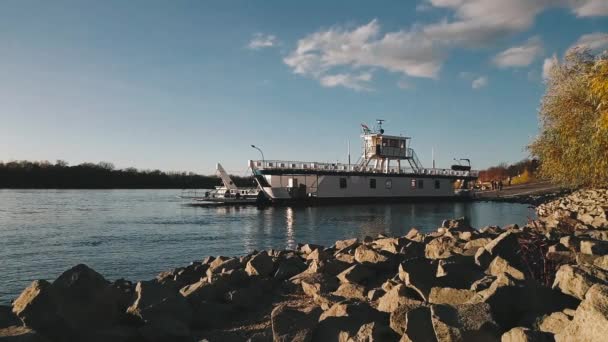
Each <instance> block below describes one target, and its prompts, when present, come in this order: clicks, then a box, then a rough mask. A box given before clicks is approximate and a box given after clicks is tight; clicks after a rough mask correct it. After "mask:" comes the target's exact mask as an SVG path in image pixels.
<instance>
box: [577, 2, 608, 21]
mask: <svg viewBox="0 0 608 342" xmlns="http://www.w3.org/2000/svg"><path fill="white" fill-rule="evenodd" d="M569 3H570V5H571V7H572V9H573V10H574V12H575V13H576V15H578V16H579V17H598V16H603V15H608V1H606V0H582V1H581V0H570V1H569Z"/></svg>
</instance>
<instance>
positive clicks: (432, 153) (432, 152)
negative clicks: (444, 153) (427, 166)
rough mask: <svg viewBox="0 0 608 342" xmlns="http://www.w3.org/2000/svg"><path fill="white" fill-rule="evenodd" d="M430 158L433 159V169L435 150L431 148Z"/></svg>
mask: <svg viewBox="0 0 608 342" xmlns="http://www.w3.org/2000/svg"><path fill="white" fill-rule="evenodd" d="M431 156H432V158H433V169H434V168H435V148H434V147H431Z"/></svg>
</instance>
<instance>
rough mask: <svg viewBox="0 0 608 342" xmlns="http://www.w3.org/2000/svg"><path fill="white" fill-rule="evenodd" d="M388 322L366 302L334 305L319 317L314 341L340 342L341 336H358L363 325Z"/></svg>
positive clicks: (386, 316) (344, 302) (383, 315)
mask: <svg viewBox="0 0 608 342" xmlns="http://www.w3.org/2000/svg"><path fill="white" fill-rule="evenodd" d="M387 321H388V315H387V314H383V313H381V312H379V311H377V310H375V309H374V308H372V307H371V306H370V305H369V304H367V303H365V302H359V301H353V300H346V301H342V302H339V303H336V304H334V305H333V306H332V307H331V308H329V310H327V311H325V312H324V313H323V314H321V316H320V317H319V324H318V325H317V329H316V330H315V333H314V337H313V341H329V342H331V341H340V336H341V335H342V336H343V337H342V338H344V335H345V334H347V335H346V336H356V335H357V333H358V331H359V329H360V328H361V326H362V325H364V324H367V323H372V322H375V323H378V324H383V322H387Z"/></svg>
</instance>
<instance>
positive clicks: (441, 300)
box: [429, 287, 475, 304]
mask: <svg viewBox="0 0 608 342" xmlns="http://www.w3.org/2000/svg"><path fill="white" fill-rule="evenodd" d="M474 295H475V291H471V290H463V289H453V288H450V287H433V288H431V292H430V293H429V303H433V304H464V303H466V302H468V301H469V300H471V298H473V296H474Z"/></svg>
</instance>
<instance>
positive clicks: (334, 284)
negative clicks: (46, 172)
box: [0, 190, 608, 341]
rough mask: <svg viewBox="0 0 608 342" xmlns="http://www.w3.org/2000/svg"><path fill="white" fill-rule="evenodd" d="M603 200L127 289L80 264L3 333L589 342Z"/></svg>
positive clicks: (599, 306) (27, 301)
mask: <svg viewBox="0 0 608 342" xmlns="http://www.w3.org/2000/svg"><path fill="white" fill-rule="evenodd" d="M604 195H605V196H604ZM592 198H593V200H591V199H592ZM604 198H608V191H605V190H603V192H597V193H596V194H595V195H593V194H591V193H586V192H584V193H580V192H579V193H575V194H572V195H571V196H569V197H565V198H563V199H560V200H559V201H558V202H555V203H552V204H548V205H545V206H544V207H542V208H541V209H542V210H539V215H540V219H539V220H536V221H531V222H530V223H529V224H527V225H525V226H521V227H520V226H517V225H510V226H504V227H497V226H488V227H483V228H481V229H474V228H472V227H470V224H469V223H468V222H467V220H466V219H457V220H446V221H444V222H443V223H442V224H441V226H440V227H439V228H438V229H437V230H436V231H434V232H431V233H428V234H424V233H422V232H420V231H418V230H416V229H412V230H411V231H410V232H409V233H407V234H406V235H404V236H395V237H389V236H383V235H380V236H377V237H374V238H372V237H365V238H362V239H349V240H340V241H336V242H335V243H334V244H333V245H332V246H329V247H323V246H318V245H311V244H306V245H298V246H297V248H295V249H294V250H269V251H261V252H253V253H250V254H248V255H245V256H242V257H208V258H205V259H203V260H197V261H195V262H193V263H191V264H190V265H188V266H186V267H182V268H177V269H175V270H172V271H168V272H163V273H161V274H159V275H158V276H157V277H156V279H153V280H150V281H143V282H139V283H137V284H133V283H131V282H129V281H126V280H117V281H114V282H109V281H107V280H106V279H104V277H103V276H102V275H100V274H99V273H97V272H95V271H94V270H92V269H90V268H88V267H87V266H85V265H78V266H76V267H74V268H72V269H70V270H68V271H66V272H64V273H63V274H62V275H60V276H59V277H58V278H57V279H56V280H54V281H53V282H52V283H51V282H47V281H44V280H40V281H36V282H34V283H32V284H31V285H30V286H29V287H28V288H27V289H25V290H24V291H23V292H22V294H21V295H20V296H19V298H17V299H16V300H15V301H14V302H13V304H12V307H1V308H0V336H7V335H8V336H29V337H28V338H30V340H31V341H44V340H45V338H46V339H50V340H53V341H69V340H88V341H107V340H112V341H175V340H183V341H199V340H203V339H207V340H209V341H243V340H248V339H249V340H251V341H270V340H273V339H274V340H275V341H277V340H278V341H290V340H294V339H295V340H301V341H306V340H313V341H347V340H349V339H350V340H353V341H362V340H370V339H377V340H383V341H385V340H386V341H391V340H392V341H397V340H400V339H401V340H402V341H409V340H411V341H419V340H421V339H424V340H427V338H428V339H429V340H437V341H456V340H462V339H471V338H477V339H478V340H484V341H493V340H494V341H498V340H500V339H501V337H502V338H503V340H507V341H523V340H524V339H523V337H524V336H528V337H530V338H532V337H535V338H539V339H540V338H546V339H548V340H551V338H555V339H556V340H572V339H576V340H588V341H594V340H599V339H602V338H603V337H604V336H605V335H606V333H608V331H606V329H607V328H606V327H608V310H607V309H606V307H608V299H607V298H608V286H607V284H608V255H607V254H608V245H607V244H608V242H607V241H608V230H607V229H608V225H607V224H604V221H602V218H603V219H605V218H606V214H607V211H608V204H606V207H604V204H605V203H604V202H602V201H604ZM565 203H569V205H570V209H568V212H569V214H568V213H564V212H563V210H564V209H563V208H562V207H563V206H566V204H565ZM562 204H564V205H562ZM553 208H560V209H559V210H561V211H558V210H557V209H553ZM574 209H576V210H577V211H573V210H574ZM556 212H560V213H562V214H566V215H567V217H568V218H570V219H572V220H575V221H576V222H574V221H571V220H570V221H569V220H566V219H564V220H562V219H560V217H563V216H560V215H557V216H558V217H557V222H558V223H557V224H555V220H553V218H556V214H555V213H556ZM578 213H581V214H580V217H579V214H578ZM586 215H589V216H591V217H592V220H591V221H588V218H587V216H586ZM579 219H580V220H579ZM583 219H587V221H588V222H587V223H584V222H583V221H582V220H583ZM11 312H12V313H11ZM43 336H44V337H43Z"/></svg>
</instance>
